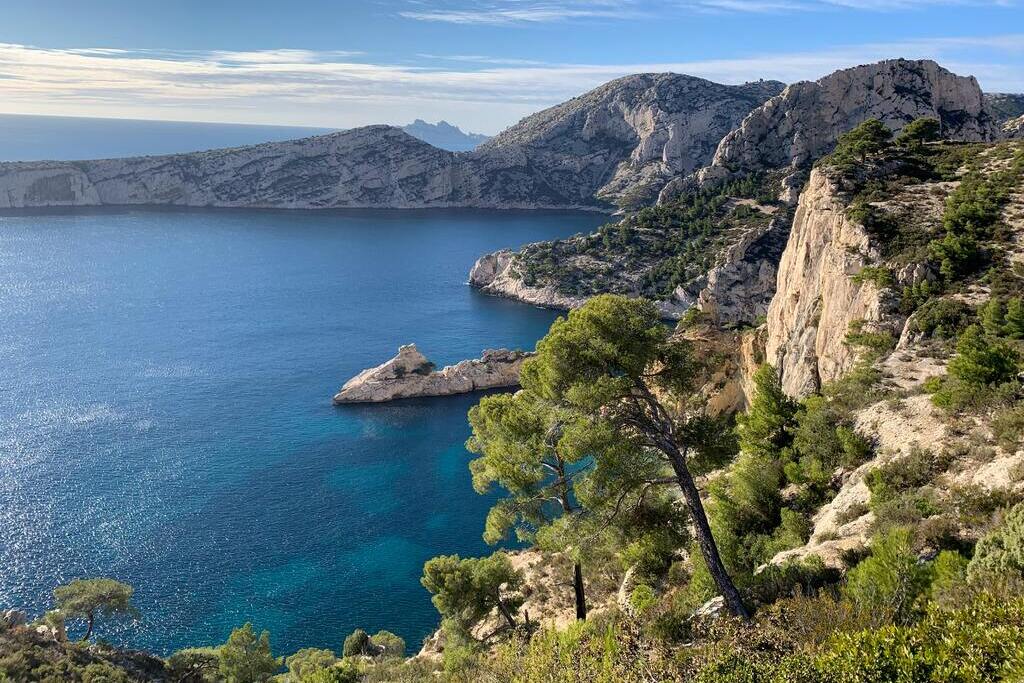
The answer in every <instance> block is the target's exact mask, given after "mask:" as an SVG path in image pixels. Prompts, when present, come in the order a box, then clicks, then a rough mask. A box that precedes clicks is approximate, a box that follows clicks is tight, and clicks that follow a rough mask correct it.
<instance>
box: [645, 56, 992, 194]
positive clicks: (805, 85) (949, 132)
mask: <svg viewBox="0 0 1024 683" xmlns="http://www.w3.org/2000/svg"><path fill="white" fill-rule="evenodd" d="M919 117H931V118H935V119H938V120H939V121H940V122H941V123H942V135H943V137H944V138H948V139H952V140H966V141H984V140H993V139H995V138H996V137H998V136H999V126H998V125H997V122H996V120H995V119H994V118H993V116H992V114H991V113H990V112H989V109H988V107H987V106H986V102H985V98H984V95H983V94H982V92H981V88H980V87H979V85H978V82H977V81H976V80H975V79H974V77H973V76H958V75H956V74H954V73H952V72H950V71H947V70H946V69H944V68H942V67H941V66H939V65H938V64H936V63H935V62H933V61H931V60H916V61H912V60H906V59H893V60H887V61H882V62H878V63H875V64H867V65H863V66H857V67H854V68H851V69H843V70H840V71H836V72H835V73H832V74H829V75H828V76H825V77H824V78H821V79H819V80H817V81H804V82H801V83H794V84H793V85H790V86H788V87H787V88H786V89H785V90H784V91H783V92H782V93H781V94H779V95H777V96H775V97H773V98H771V99H770V100H768V101H767V102H765V103H764V104H763V105H761V106H760V107H758V108H757V109H755V110H754V111H752V112H751V113H750V114H749V115H748V116H747V117H746V118H745V119H743V122H742V123H741V124H740V125H739V126H738V127H737V128H736V129H735V130H733V131H731V132H730V133H729V134H728V135H726V136H725V137H724V138H723V139H722V141H721V142H720V143H719V145H718V148H717V149H716V150H715V155H714V159H713V160H712V162H711V164H710V165H709V166H708V167H706V168H704V169H701V171H700V172H699V173H698V174H697V176H696V178H695V180H696V181H697V182H709V181H716V180H718V179H721V178H723V177H728V176H729V175H730V174H734V173H739V172H750V171H757V170H766V169H787V170H788V173H787V176H788V177H787V179H786V180H785V181H784V182H783V198H785V199H786V200H787V201H791V202H795V201H796V198H797V196H798V194H799V191H800V188H801V187H802V185H803V182H804V180H805V178H806V176H805V174H804V173H802V172H801V171H802V170H804V169H806V168H807V167H808V166H809V165H810V164H811V163H812V162H813V161H814V160H815V159H818V158H820V157H822V156H824V155H825V154H828V153H829V152H831V151H832V149H833V147H835V144H836V140H837V139H838V138H839V136H840V135H842V134H843V133H845V132H846V131H848V130H850V129H852V128H854V127H856V126H857V125H858V124H860V123H862V122H864V121H866V120H867V119H871V118H876V119H879V120H881V121H882V122H883V123H885V124H886V125H887V126H889V127H890V128H892V129H893V130H896V129H899V128H901V127H902V126H904V125H906V124H907V123H910V122H911V121H913V120H914V119H916V118H919ZM690 182H692V181H690ZM688 184H689V183H688V182H687V181H686V180H680V181H677V182H675V183H673V184H670V185H669V186H667V187H666V188H665V190H664V191H663V193H662V197H663V199H666V200H667V199H670V198H671V197H672V196H675V195H677V194H678V193H679V192H680V191H682V190H684V189H685V188H686V187H687V186H688Z"/></svg>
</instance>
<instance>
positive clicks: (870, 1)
mask: <svg viewBox="0 0 1024 683" xmlns="http://www.w3.org/2000/svg"><path fill="white" fill-rule="evenodd" d="M1018 1H1019V0H561V1H557V0H549V1H547V2H530V1H529V0H492V1H491V2H487V3H480V2H459V1H457V0H455V1H451V0H450V1H449V2H447V3H444V4H442V5H441V6H437V3H429V4H428V3H424V2H421V1H419V0H411V2H410V8H409V9H406V10H402V11H399V15H400V16H402V17H405V18H406V19H415V20H417V21H429V22H444V23H448V24H461V25H483V26H508V25H516V24H519V25H529V24H541V23H551V22H563V21H569V20H574V19H592V20H600V19H605V20H609V19H612V20H614V19H636V18H642V17H663V16H665V15H666V14H667V13H673V12H677V13H678V12H702V13H703V12H715V13H759V14H763V13H786V12H797V11H799V12H807V11H827V10H857V11H865V12H894V11H901V10H912V9H919V8H926V7H934V6H938V5H966V6H985V5H990V6H1002V7H1013V6H1016V4H1017V2H1018Z"/></svg>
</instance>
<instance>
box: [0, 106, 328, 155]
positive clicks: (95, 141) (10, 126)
mask: <svg viewBox="0 0 1024 683" xmlns="http://www.w3.org/2000/svg"><path fill="white" fill-rule="evenodd" d="M331 130H332V129H330V128H304V127H299V126H259V125H249V124H234V123H198V122H191V121H147V120H141V119H100V118H88V117H77V116H24V115H19V114H0V161H38V160H40V159H49V160H54V161H71V160H76V159H108V158H111V157H132V156H145V155H154V154H177V153H180V152H197V151H201V150H206V149H215V148H220V147H240V146H242V145H255V144H259V143H261V142H275V141H281V140H294V139H296V138H305V137H309V136H310V135H322V134H324V133H329V132H331Z"/></svg>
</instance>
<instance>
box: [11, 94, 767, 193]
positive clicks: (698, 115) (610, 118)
mask: <svg viewBox="0 0 1024 683" xmlns="http://www.w3.org/2000/svg"><path fill="white" fill-rule="evenodd" d="M781 88H782V84H780V83H756V84H749V85H746V86H726V85H719V84H717V83H712V82H710V81H705V80H702V79H697V78H693V77H690V76H678V75H674V74H647V75H638V76H630V77H627V78H624V79H619V80H617V81H613V82H611V83H608V84H606V85H604V86H601V87H600V88H598V89H596V90H594V91H592V92H591V93H588V94H586V95H583V96H581V97H579V98H576V99H574V100H571V101H569V102H567V103H565V104H563V105H559V106H558V107H555V108H553V109H549V110H546V111H544V112H541V113H539V114H535V115H534V116H531V117H527V118H526V119H524V120H523V121H522V122H520V123H519V124H517V125H516V126H513V127H512V128H511V129H509V130H508V131H506V132H505V133H502V134H500V135H498V136H497V137H495V138H494V139H491V140H489V141H488V142H487V143H486V144H484V145H481V146H480V148H479V149H478V150H476V151H473V152H463V153H455V152H450V151H447V150H444V149H439V148H438V147H435V146H432V145H430V144H427V143H425V142H423V141H422V140H420V139H417V138H415V137H413V136H412V135H409V134H408V133H406V132H404V131H403V130H401V129H398V128H393V127H390V126H367V127H364V128H357V129H353V130H346V131H341V132H338V133H332V134H329V135H323V136H317V137H311V138H304V139H301V140H293V141H289V142H280V143H267V144H262V145H253V146H247V147H238V148H233V149H220V150H211V151H207V152H197V153H193V154H178V155H170V156H158V157H136V158H129V159H103V160H93V161H77V162H20V163H0V208H22V207H39V206H101V205H175V206H220V207H258V208H309V209H319V208H341V207H345V208H402V209H406V208H432V207H433V208H447V207H475V208H493V209H533V208H560V209H580V208H582V209H598V210H608V209H610V208H611V204H610V202H613V201H628V202H644V201H648V200H653V198H654V197H655V196H657V192H658V191H659V190H660V189H661V186H662V185H663V184H664V182H665V180H666V179H667V178H669V177H671V176H673V175H675V174H678V173H684V172H689V171H691V170H693V169H694V168H697V167H699V166H701V165H703V164H705V163H707V162H708V161H709V160H710V158H711V154H712V153H713V151H714V148H715V145H717V144H718V141H719V140H720V139H721V138H722V136H723V135H725V133H727V132H728V131H729V130H731V129H732V128H733V127H734V126H735V125H736V124H737V123H739V121H740V120H741V119H742V118H743V117H744V116H745V115H746V114H747V113H748V112H749V111H750V110H751V109H753V108H754V107H756V106H757V105H759V104H761V103H762V102H763V101H764V100H765V99H767V98H768V97H769V96H771V95H773V94H775V93H776V92H778V91H779V90H780V89H781Z"/></svg>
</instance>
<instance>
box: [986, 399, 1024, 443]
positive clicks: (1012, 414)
mask: <svg viewBox="0 0 1024 683" xmlns="http://www.w3.org/2000/svg"><path fill="white" fill-rule="evenodd" d="M992 434H993V435H994V436H995V437H996V441H997V442H998V443H999V445H1000V446H1002V447H1003V449H1005V450H1007V451H1010V452H1011V453H1012V452H1014V451H1016V450H1017V449H1018V448H1019V447H1020V446H1021V445H1022V444H1024V404H1021V405H1015V406H1012V407H1009V408H1004V409H1003V410H1001V411H999V412H998V413H996V414H995V416H994V417H993V418H992Z"/></svg>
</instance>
